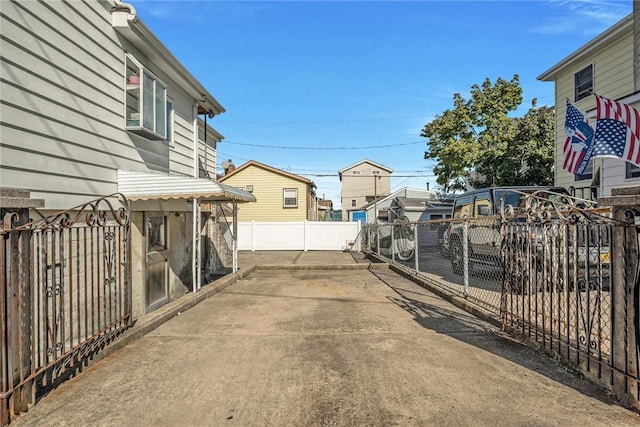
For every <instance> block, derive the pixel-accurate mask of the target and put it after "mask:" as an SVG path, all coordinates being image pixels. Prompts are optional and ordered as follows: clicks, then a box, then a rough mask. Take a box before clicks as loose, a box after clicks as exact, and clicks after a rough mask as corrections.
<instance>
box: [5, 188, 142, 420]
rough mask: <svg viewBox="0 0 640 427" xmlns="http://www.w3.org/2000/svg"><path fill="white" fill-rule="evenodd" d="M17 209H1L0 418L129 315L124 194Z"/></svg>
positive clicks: (84, 356) (72, 367) (57, 377)
mask: <svg viewBox="0 0 640 427" xmlns="http://www.w3.org/2000/svg"><path fill="white" fill-rule="evenodd" d="M114 206H123V207H117V208H114ZM23 214H24V212H23ZM20 216H21V215H19V214H16V213H12V212H9V213H7V214H6V215H5V217H4V218H3V221H2V226H3V227H2V229H1V230H0V235H1V236H2V244H0V264H2V271H3V274H2V276H0V342H1V344H2V347H1V348H0V386H1V388H0V425H6V424H8V423H9V421H10V420H11V417H12V416H13V415H17V414H19V413H20V412H23V411H25V410H27V408H28V406H29V405H31V404H33V403H35V402H36V400H37V399H38V397H39V396H40V395H41V394H42V393H44V392H45V391H46V390H48V389H49V388H51V387H52V386H54V385H55V384H57V383H58V382H59V381H61V380H62V379H64V378H66V377H67V376H69V375H72V374H73V373H74V372H76V371H77V370H78V369H80V368H81V367H82V365H83V363H85V362H86V361H87V360H88V358H89V357H91V356H92V355H93V354H95V353H96V352H97V351H99V350H100V349H101V348H103V347H104V346H105V345H106V344H107V343H108V342H109V341H111V340H112V339H113V338H114V337H115V336H117V335H118V334H120V333H121V332H122V331H124V330H125V329H126V328H127V327H129V326H130V323H131V280H130V244H129V241H130V225H129V211H128V207H127V201H126V200H125V199H124V197H122V196H119V195H113V196H110V197H106V198H101V199H98V200H95V201H92V202H90V203H87V204H85V205H82V206H79V207H76V208H74V209H72V210H69V211H65V212H61V213H58V214H55V215H52V216H48V217H44V218H42V219H40V220H37V221H30V220H28V219H27V220H26V221H22V222H26V223H23V224H21V223H20ZM23 216H24V215H23Z"/></svg>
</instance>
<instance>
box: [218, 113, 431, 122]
mask: <svg viewBox="0 0 640 427" xmlns="http://www.w3.org/2000/svg"><path fill="white" fill-rule="evenodd" d="M428 116H429V114H420V115H417V116H403V117H372V118H369V119H342V120H227V119H218V118H216V122H218V123H222V122H225V123H273V124H292V123H353V122H379V121H391V120H405V119H417V118H421V117H428Z"/></svg>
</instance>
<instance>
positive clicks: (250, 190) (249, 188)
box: [244, 185, 253, 193]
mask: <svg viewBox="0 0 640 427" xmlns="http://www.w3.org/2000/svg"><path fill="white" fill-rule="evenodd" d="M244 189H245V191H248V192H249V193H253V185H246V186H245V187H244Z"/></svg>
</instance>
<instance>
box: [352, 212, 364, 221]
mask: <svg viewBox="0 0 640 427" xmlns="http://www.w3.org/2000/svg"><path fill="white" fill-rule="evenodd" d="M351 221H353V222H356V221H362V222H367V213H366V212H365V211H355V212H352V213H351Z"/></svg>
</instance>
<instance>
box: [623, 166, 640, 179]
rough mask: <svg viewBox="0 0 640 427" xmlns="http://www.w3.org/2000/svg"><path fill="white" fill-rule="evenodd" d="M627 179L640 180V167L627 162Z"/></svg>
mask: <svg viewBox="0 0 640 427" xmlns="http://www.w3.org/2000/svg"><path fill="white" fill-rule="evenodd" d="M626 177H627V178H640V166H636V165H634V164H633V163H629V162H627V172H626Z"/></svg>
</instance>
